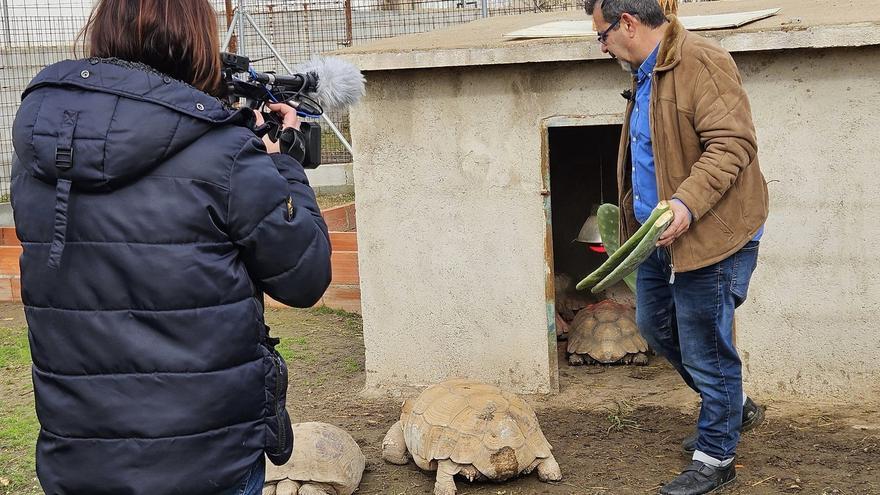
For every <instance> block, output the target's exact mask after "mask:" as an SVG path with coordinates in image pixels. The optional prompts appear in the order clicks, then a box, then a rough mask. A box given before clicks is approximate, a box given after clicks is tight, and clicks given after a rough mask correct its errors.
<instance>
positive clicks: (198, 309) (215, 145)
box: [12, 59, 330, 495]
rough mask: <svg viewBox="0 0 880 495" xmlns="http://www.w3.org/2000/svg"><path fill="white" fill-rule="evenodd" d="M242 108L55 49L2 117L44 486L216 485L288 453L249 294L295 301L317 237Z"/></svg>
mask: <svg viewBox="0 0 880 495" xmlns="http://www.w3.org/2000/svg"><path fill="white" fill-rule="evenodd" d="M250 121H252V113H250V112H249V111H247V110H245V111H232V110H228V109H226V108H224V106H223V105H222V104H221V103H220V101H219V100H217V99H215V98H213V97H211V96H209V95H207V94H205V93H203V92H201V91H198V90H196V89H194V88H192V87H190V86H188V85H186V84H184V83H182V82H179V81H175V80H173V79H171V78H169V77H166V76H163V75H162V74H159V73H157V72H155V71H152V70H150V69H149V68H148V67H146V66H141V65H137V64H129V63H125V62H121V61H115V60H98V59H91V60H79V61H64V62H60V63H57V64H54V65H51V66H49V67H47V68H46V69H44V70H43V71H42V72H40V74H39V75H37V77H36V78H35V79H34V80H33V81H32V82H31V84H30V85H29V86H28V88H27V90H26V91H25V93H24V96H23V101H22V104H21V107H20V108H19V110H18V113H17V115H16V117H15V123H14V125H13V139H14V146H15V152H16V155H17V158H16V160H15V162H14V165H13V181H12V198H13V209H14V213H15V225H16V230H17V233H18V236H19V238H20V239H21V241H22V246H23V249H24V251H23V254H22V256H21V287H22V300H23V301H24V306H25V313H26V316H27V321H28V327H29V330H30V344H31V352H32V355H33V381H34V391H35V397H36V407H37V416H38V418H39V420H40V425H41V430H40V434H39V439H38V441H37V474H38V477H39V480H40V483H41V484H42V487H43V489H44V490H45V491H46V493H48V494H50V495H55V494H87V495H100V494H113V495H127V494H149V495H162V494H185V495H198V494H226V493H231V492H232V491H233V489H234V488H235V486H236V485H237V484H238V483H240V482H241V480H242V478H243V477H244V476H245V474H246V472H247V471H248V469H249V468H250V467H251V466H252V465H253V464H254V463H255V462H257V460H258V459H259V457H260V456H262V455H263V453H264V452H266V453H267V454H268V455H269V456H270V458H271V459H273V460H274V461H276V462H279V463H280V462H284V461H285V460H286V459H287V457H288V456H289V455H290V451H291V446H292V438H291V436H292V433H291V431H290V419H289V417H288V416H287V412H286V411H285V410H284V405H283V404H284V398H285V396H286V385H287V377H286V367H285V366H284V363H283V360H281V359H280V356H278V355H277V353H275V352H274V350H273V349H272V345H271V343H270V342H271V339H268V336H267V328H266V327H265V325H264V323H263V304H262V297H263V293H264V292H265V293H266V294H269V295H271V296H272V297H273V298H275V299H277V300H279V301H282V302H284V303H286V304H289V305H291V306H299V307H307V306H310V305H312V304H314V303H315V302H316V301H317V300H318V299H319V298H320V297H321V295H322V294H323V292H324V290H325V289H326V288H327V285H328V284H329V281H330V243H329V237H328V234H327V227H326V225H325V223H324V221H323V219H322V218H321V215H320V212H319V210H318V207H317V205H316V202H315V197H314V193H313V192H312V190H311V189H310V188H309V186H308V182H307V180H306V176H305V173H304V172H303V169H302V167H301V166H300V165H299V164H298V163H296V162H295V161H294V160H293V159H291V158H289V157H287V156H282V155H278V154H274V155H268V154H266V152H265V148H264V146H263V143H262V141H261V140H260V139H259V138H257V137H256V136H255V135H254V133H253V132H252V130H251V129H250V127H249V126H248V124H249V122H250Z"/></svg>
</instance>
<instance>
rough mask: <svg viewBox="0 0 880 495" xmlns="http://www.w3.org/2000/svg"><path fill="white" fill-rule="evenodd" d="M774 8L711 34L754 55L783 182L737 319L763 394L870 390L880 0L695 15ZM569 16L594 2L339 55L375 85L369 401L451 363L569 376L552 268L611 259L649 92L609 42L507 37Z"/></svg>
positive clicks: (578, 271)
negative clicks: (636, 126) (628, 96)
mask: <svg viewBox="0 0 880 495" xmlns="http://www.w3.org/2000/svg"><path fill="white" fill-rule="evenodd" d="M771 7H781V8H782V11H781V12H780V13H779V14H778V15H776V16H775V17H771V18H768V19H763V20H760V21H757V22H754V23H752V24H748V25H745V26H743V27H741V28H738V29H734V30H721V31H703V32H701V35H703V36H707V37H710V38H713V39H715V40H717V41H719V42H720V43H721V44H722V45H723V46H725V47H726V48H727V49H728V50H730V51H731V52H732V53H733V56H734V59H735V60H736V63H737V65H738V66H739V68H740V71H741V73H742V76H743V80H744V84H745V87H746V90H747V92H748V94H749V97H750V100H751V104H752V108H753V112H754V119H755V125H756V127H757V132H758V139H759V157H760V163H761V166H762V169H763V171H764V174H765V176H766V179H767V180H768V182H769V189H770V195H771V216H770V219H769V220H768V222H767V225H766V233H765V235H764V239H763V241H762V246H761V256H760V260H759V266H758V269H757V271H756V273H755V276H754V278H753V281H752V286H751V290H750V294H749V301H748V302H747V303H746V304H745V305H744V306H743V307H742V308H741V309H740V310H739V311H738V314H737V334H738V345H739V348H740V353H741V356H742V359H743V365H744V373H745V375H744V376H745V380H746V384H745V386H746V390H747V391H748V392H749V393H751V394H761V393H763V394H772V395H776V396H798V397H818V398H822V399H828V400H847V401H858V400H860V397H862V396H863V395H864V394H868V393H873V394H876V393H878V385H877V384H878V383H880V328H878V327H880V325H878V317H880V256H878V251H877V249H878V246H880V222H877V221H876V219H877V218H880V174H878V172H877V171H878V170H880V167H878V157H880V4H878V3H877V1H876V0H846V1H844V0H829V1H819V0H804V1H801V0H774V1H770V0H760V1H759V0H723V1H718V2H707V3H688V4H682V5H681V7H680V15H699V14H713V13H724V12H742V11H752V10H760V9H766V8H771ZM564 19H586V14H584V13H583V11H573V12H554V13H546V14H530V15H519V16H509V17H494V18H489V19H483V20H479V21H474V22H472V23H469V24H466V25H461V26H457V27H454V28H450V29H446V30H441V31H435V32H431V33H426V34H421V35H410V36H403V37H397V38H392V39H387V40H382V41H377V42H373V43H370V44H366V45H361V46H357V47H353V48H350V49H346V50H342V51H340V52H337V53H336V54H338V55H341V56H343V57H345V58H347V59H348V60H350V61H352V62H353V63H355V64H356V65H357V66H359V67H360V68H361V69H362V70H363V71H364V72H365V75H366V77H367V81H368V83H367V95H366V97H365V99H364V100H363V102H362V103H361V104H360V105H359V106H357V107H355V108H354V109H353V110H352V113H351V128H352V139H353V144H354V147H355V169H354V174H355V187H356V190H357V203H358V205H357V206H358V245H359V263H360V280H361V290H362V303H363V318H364V320H363V321H364V340H365V344H366V371H367V392H368V393H399V392H401V391H403V390H406V389H408V388H409V387H413V386H423V385H427V384H429V383H433V382H436V381H439V380H442V379H444V378H447V377H452V376H468V377H472V378H478V379H482V380H486V381H489V382H492V383H496V384H499V385H501V386H503V387H506V388H508V389H510V390H513V391H517V392H523V393H548V392H554V391H556V390H557V389H558V380H557V376H558V371H557V370H558V366H560V363H558V362H557V347H556V339H555V325H554V282H553V278H554V277H553V276H554V273H556V272H563V271H564V272H566V273H569V274H570V275H571V276H574V277H576V278H577V277H579V276H582V275H583V274H585V273H588V272H589V271H591V270H592V268H593V267H595V266H596V265H597V264H598V263H599V262H601V257H597V256H598V255H590V254H589V253H587V251H585V250H584V248H583V246H581V245H578V244H572V243H571V242H570V240H571V239H574V238H575V237H576V236H577V232H578V229H579V228H580V225H581V223H583V221H584V219H585V218H586V217H587V215H588V214H589V210H590V207H591V205H593V204H597V203H598V202H600V201H601V200H604V201H607V202H616V183H615V182H616V176H615V174H614V170H615V168H614V167H615V164H614V160H615V157H616V154H617V146H618V137H619V133H620V125H621V124H622V122H623V112H624V109H625V108H624V107H625V102H624V100H623V99H622V98H621V97H620V92H621V91H622V90H624V89H626V88H628V87H629V86H630V78H629V75H628V74H626V73H624V72H623V71H621V69H620V67H619V66H618V65H617V64H616V63H615V62H613V61H612V60H610V59H609V58H608V56H607V55H604V54H602V53H601V52H600V50H599V46H598V44H597V43H596V41H595V39H594V38H574V39H572V38H556V39H531V40H504V39H503V38H502V35H503V34H504V33H507V32H510V31H514V30H516V29H521V28H525V27H529V26H533V25H537V24H541V23H544V22H549V21H554V20H564ZM589 256H593V257H592V258H591V257H589ZM561 365H562V366H567V364H565V363H561ZM584 379H585V380H588V379H589V375H587V374H584Z"/></svg>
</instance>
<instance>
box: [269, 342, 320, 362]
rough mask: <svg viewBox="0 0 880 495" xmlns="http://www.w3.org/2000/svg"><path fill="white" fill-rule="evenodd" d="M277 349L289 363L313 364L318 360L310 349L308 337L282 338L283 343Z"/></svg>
mask: <svg viewBox="0 0 880 495" xmlns="http://www.w3.org/2000/svg"><path fill="white" fill-rule="evenodd" d="M275 348H276V349H278V353H279V354H281V357H283V358H284V361H286V362H287V363H293V362H296V361H302V362H306V363H313V362H314V361H315V359H316V356H315V353H314V352H312V350H311V349H309V340H308V338H307V337H282V338H281V343H280V344H278V345H277V346H276V347H275Z"/></svg>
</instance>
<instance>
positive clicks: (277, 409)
mask: <svg viewBox="0 0 880 495" xmlns="http://www.w3.org/2000/svg"><path fill="white" fill-rule="evenodd" d="M272 359H273V360H274V361H275V421H276V422H277V423H278V453H279V454H280V453H281V452H282V451H283V450H284V445H285V440H286V439H285V436H286V433H287V432H286V431H285V430H286V428H283V427H282V424H281V423H282V421H281V407H280V406H279V405H278V398H279V397H281V359H280V358H279V356H278V354H277V353H276V351H275V349H272Z"/></svg>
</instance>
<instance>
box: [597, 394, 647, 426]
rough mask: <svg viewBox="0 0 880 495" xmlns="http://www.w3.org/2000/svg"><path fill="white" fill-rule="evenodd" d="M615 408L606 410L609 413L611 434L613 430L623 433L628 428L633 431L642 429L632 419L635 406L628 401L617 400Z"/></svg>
mask: <svg viewBox="0 0 880 495" xmlns="http://www.w3.org/2000/svg"><path fill="white" fill-rule="evenodd" d="M614 406H615V407H614V408H605V410H606V411H608V416H607V417H608V422H609V423H611V425H610V426H609V427H608V432H609V433H610V432H611V431H612V430H614V431H622V430H625V429H627V428H629V429H632V430H640V429H642V425H640V424H639V423H638V422H637V421H636V420H634V419H632V418H631V417H630V416H632V413H633V411H635V406H634V405H633V403H632V402H630V401H628V400H621V401H617V400H616V401H614Z"/></svg>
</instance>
